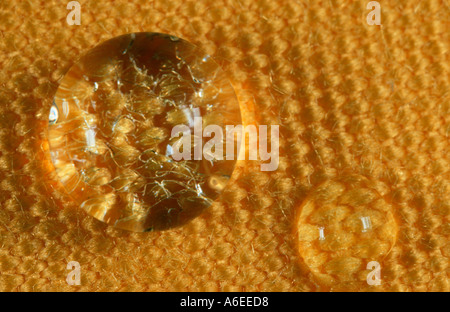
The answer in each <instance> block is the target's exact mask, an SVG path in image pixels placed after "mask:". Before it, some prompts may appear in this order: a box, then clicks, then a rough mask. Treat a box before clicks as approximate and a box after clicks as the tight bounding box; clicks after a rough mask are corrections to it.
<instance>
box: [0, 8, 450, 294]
mask: <svg viewBox="0 0 450 312" xmlns="http://www.w3.org/2000/svg"><path fill="white" fill-rule="evenodd" d="M68 2H69V1H60V0H58V1H56V0H55V1H50V0H45V1H43V0H41V1H38V0H29V1H19V0H18V1H12V0H11V1H7V0H0V51H1V53H0V203H1V209H0V290H1V291H78V290H82V291H99V290H102V291H127V290H128V291H197V290H205V291H234V290H236V291H260V290H265V291H320V290H325V291H327V290H362V291H372V290H373V291H387V290H390V291H449V287H450V286H449V276H450V275H449V274H450V267H449V258H450V243H449V236H450V224H449V220H450V219H449V210H450V207H449V205H450V202H449V191H450V190H449V177H450V176H449V175H450V170H449V135H450V104H449V99H450V97H449V86H450V77H449V66H450V62H449V61H450V59H449V58H450V54H449V43H450V38H449V32H448V29H449V28H450V27H449V26H450V25H449V24H450V7H449V2H448V1H447V0H440V1H439V0H424V1H418V0H416V1H385V0H381V1H379V2H380V5H381V24H382V25H381V26H377V25H368V24H367V22H366V16H367V14H368V13H369V12H370V10H368V9H367V8H366V7H367V4H368V2H369V1H368V0H367V1H350V0H324V1H313V0H311V1H293V0H279V1H274V0H211V1H210V0H207V1H202V0H195V1H184V0H176V1H167V0H158V1H151V0H134V1H132V0H130V1H93V0H92V1H79V2H80V4H81V25H80V26H77V25H73V26H70V25H68V24H67V22H66V16H67V14H68V13H69V12H70V11H69V10H67V8H66V6H67V3H68ZM138 31H139V32H141V31H148V32H162V33H168V34H172V35H175V36H178V37H181V38H184V39H186V40H188V41H190V42H192V43H195V44H197V45H198V46H200V47H201V48H202V49H204V50H205V51H206V52H207V53H209V54H211V55H212V56H213V57H214V58H215V60H217V61H218V62H219V63H220V64H221V66H222V67H223V68H224V70H225V71H226V72H227V73H228V75H229V77H230V79H231V81H232V82H233V84H234V86H235V89H236V91H237V93H238V96H239V99H240V102H241V104H242V105H243V110H244V115H243V118H244V120H245V121H246V123H255V124H265V125H271V124H278V125H280V164H279V168H278V170H276V171H274V172H261V171H260V170H259V165H260V163H258V162H256V161H242V162H241V163H240V164H239V168H238V169H237V170H236V172H235V174H234V177H233V182H232V183H231V184H230V185H229V186H228V187H227V189H226V190H225V191H224V194H223V195H222V196H221V197H220V199H219V200H218V201H217V202H216V203H215V204H214V205H213V206H211V207H210V208H209V209H207V211H206V212H205V213H203V214H202V215H201V216H200V217H197V218H196V219H194V220H192V221H191V222H190V223H189V224H187V225H185V226H183V227H178V228H174V229H170V230H167V231H163V232H150V233H130V232H126V231H121V230H117V229H115V228H113V227H109V226H106V225H105V224H103V223H102V222H100V221H97V220H95V219H94V218H92V217H90V216H88V215H87V214H86V213H85V212H84V211H83V210H81V209H80V208H78V207H76V206H75V205H74V204H73V203H72V202H71V201H70V200H69V199H68V198H66V196H65V195H64V192H63V190H62V189H61V187H60V186H59V184H58V182H57V178H56V175H55V173H54V169H53V167H52V165H51V163H50V162H49V160H48V152H47V146H48V143H47V138H46V135H47V134H46V128H47V124H48V114H49V110H50V106H51V102H52V97H53V95H54V94H55V92H56V89H57V87H58V81H59V79H61V77H62V76H63V75H64V73H65V72H66V71H67V70H68V68H69V67H70V66H71V65H72V64H73V63H74V62H75V61H76V60H77V58H78V57H80V56H81V55H82V54H83V53H85V52H86V51H88V50H89V49H91V48H92V47H94V46H95V45H97V44H98V43H100V42H102V41H104V40H107V39H110V38H112V37H115V36H118V35H121V34H124V33H130V32H138ZM355 175H356V176H358V177H364V179H367V180H368V181H369V182H370V185H371V186H370V187H371V188H372V189H373V190H376V192H377V193H376V194H377V195H376V198H382V202H383V205H385V206H388V207H389V209H390V211H392V212H393V215H394V218H395V223H396V226H397V229H396V232H395V234H392V235H390V236H389V237H388V238H389V239H391V238H393V237H394V236H395V238H394V239H395V242H394V244H393V246H392V249H390V250H389V253H388V254H387V256H386V257H385V258H384V259H383V261H382V262H381V263H380V264H381V278H382V283H381V285H380V286H369V285H368V284H367V283H366V282H365V275H367V272H361V273H360V274H356V275H354V276H355V277H354V279H346V280H345V282H340V281H339V279H338V280H336V281H334V282H332V283H329V280H327V276H324V275H327V274H328V273H330V272H333V268H332V270H331V271H327V269H326V268H325V269H323V270H325V271H320V270H322V269H321V268H318V269H317V270H319V271H320V272H321V273H320V272H319V273H320V274H322V278H320V276H319V278H318V276H317V274H316V275H314V274H313V271H314V270H312V269H311V266H310V263H313V262H314V261H315V260H314V259H313V258H311V257H309V256H308V255H305V254H302V253H301V252H300V249H299V246H298V243H297V235H298V233H299V232H298V231H299V229H298V228H297V226H298V223H297V221H296V220H297V217H296V216H297V215H298V210H299V209H301V207H303V206H304V204H305V201H314V200H315V199H314V198H312V197H314V194H316V193H314V192H313V190H314V189H315V188H316V187H317V186H318V185H321V184H323V183H328V182H327V181H334V180H336V179H337V180H339V181H341V180H342V181H346V179H345V178H346V177H347V176H355ZM369 182H367V183H369ZM344 184H345V182H344ZM344 189H345V188H344ZM374 194H375V193H374ZM344 195H345V194H344ZM344 195H343V196H344ZM374 196H375V195H374ZM356 204H358V203H356ZM359 204H361V203H359ZM304 226H306V225H304ZM306 228H307V227H305V228H303V227H302V229H301V231H304V230H305V229H306ZM70 261H78V262H79V263H80V265H81V285H80V286H70V285H68V283H67V282H66V277H67V274H68V273H69V272H70V270H68V269H67V268H66V266H67V263H68V262H70ZM347 268H348V266H347V265H346V264H345V263H343V264H342V266H341V267H339V268H338V269H340V270H341V271H339V272H341V273H342V270H344V271H345V270H346V269H347ZM327 272H328V273H327ZM330 274H331V273H330Z"/></svg>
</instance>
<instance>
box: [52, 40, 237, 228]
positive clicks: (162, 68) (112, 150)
mask: <svg viewBox="0 0 450 312" xmlns="http://www.w3.org/2000/svg"><path fill="white" fill-rule="evenodd" d="M198 117H201V121H200V126H203V129H204V128H205V127H206V126H208V125H217V126H219V127H222V129H225V125H239V124H241V115H240V109H239V103H238V100H237V97H236V95H235V92H234V90H233V87H232V85H231V83H230V82H229V81H228V79H227V77H226V75H225V73H224V72H223V71H222V70H221V68H220V67H219V66H218V65H217V64H216V63H215V62H214V61H213V60H212V59H211V58H210V57H208V56H207V55H206V54H205V53H203V52H202V51H201V50H199V49H198V48H197V47H195V46H194V45H192V44H190V43H188V42H186V41H184V40H182V39H177V40H174V37H171V36H168V35H163V34H155V33H135V34H129V35H124V36H120V37H116V38H114V39H111V40H108V41H106V42H104V43H102V44H100V45H99V46H97V47H95V48H94V49H92V50H90V51H89V52H88V53H87V54H86V55H85V56H83V57H82V58H81V59H80V61H79V62H77V63H76V64H74V65H73V66H72V67H71V68H70V70H69V71H68V72H67V74H66V75H65V76H64V78H63V79H62V81H61V84H60V86H59V88H58V90H57V92H56V95H55V99H54V106H52V108H51V110H50V115H49V143H50V152H51V155H52V160H53V162H54V165H55V168H56V172H57V174H58V176H59V178H60V181H61V182H62V184H63V185H64V187H65V189H66V190H67V191H68V192H69V193H70V194H71V195H72V197H73V198H74V200H76V201H78V202H79V204H80V206H81V207H82V208H84V209H85V210H86V211H87V212H88V213H89V214H91V215H92V216H94V217H95V218H97V219H99V220H102V221H104V222H106V223H108V224H110V225H114V226H116V227H118V228H122V229H127V230H132V231H148V230H157V229H167V228H170V227H174V226H178V225H182V224H184V223H186V222H188V221H189V220H191V219H192V218H194V217H196V216H197V215H199V214H200V213H201V211H203V209H205V208H206V207H208V206H209V205H210V204H211V203H212V202H213V201H214V200H215V199H216V198H217V196H218V195H219V194H220V193H221V191H222V190H223V189H224V187H225V185H226V182H227V181H228V180H229V178H230V176H231V175H232V172H233V170H234V166H235V160H214V161H208V160H206V159H205V158H204V157H203V158H202V159H200V160H194V157H192V159H191V160H186V159H183V160H180V161H176V160H174V158H173V157H172V155H173V153H174V146H176V144H177V142H178V143H179V142H180V139H179V138H178V137H177V138H173V137H172V129H174V127H175V126H180V125H184V126H185V129H188V130H189V131H190V137H189V141H192V142H193V144H192V145H191V151H189V152H190V154H191V155H194V150H195V149H196V148H198V145H199V143H198V140H196V139H198V133H197V137H196V135H195V134H196V133H195V131H194V126H195V124H196V123H195V122H194V121H196V122H197V123H198ZM206 142H207V139H206V138H203V139H202V142H200V144H201V146H200V151H201V150H202V149H201V147H202V146H203V145H204V144H205V143H206ZM185 146H188V145H185ZM183 152H184V151H183ZM236 158H237V157H234V159H236Z"/></svg>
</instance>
